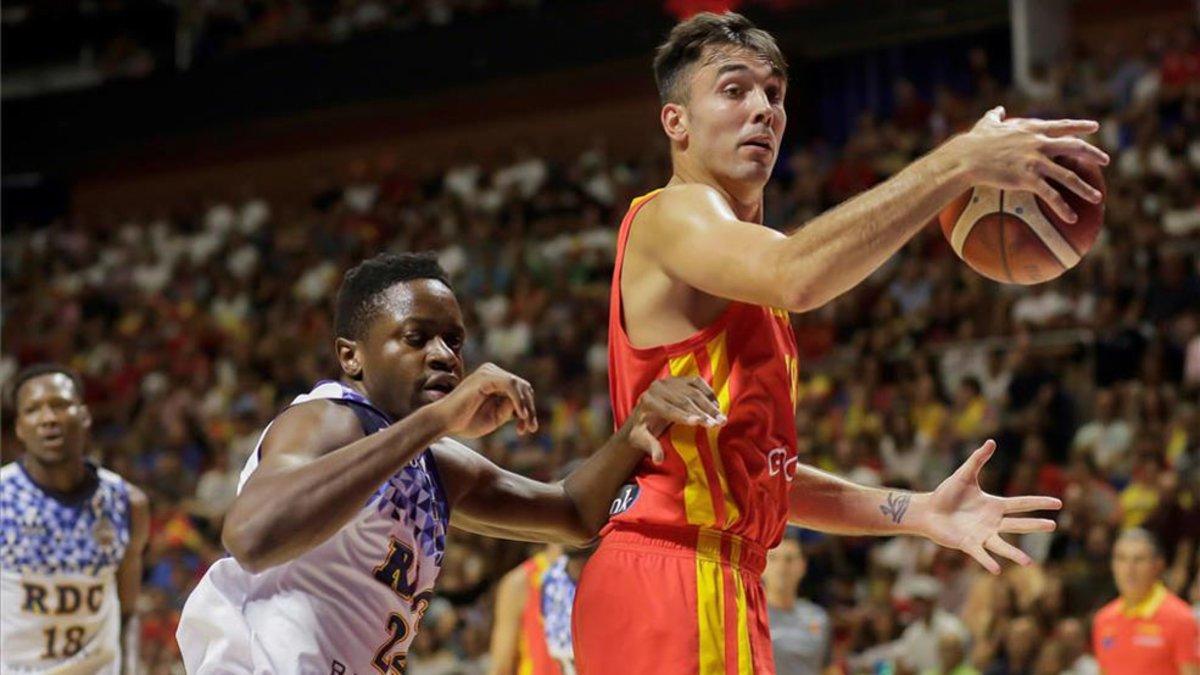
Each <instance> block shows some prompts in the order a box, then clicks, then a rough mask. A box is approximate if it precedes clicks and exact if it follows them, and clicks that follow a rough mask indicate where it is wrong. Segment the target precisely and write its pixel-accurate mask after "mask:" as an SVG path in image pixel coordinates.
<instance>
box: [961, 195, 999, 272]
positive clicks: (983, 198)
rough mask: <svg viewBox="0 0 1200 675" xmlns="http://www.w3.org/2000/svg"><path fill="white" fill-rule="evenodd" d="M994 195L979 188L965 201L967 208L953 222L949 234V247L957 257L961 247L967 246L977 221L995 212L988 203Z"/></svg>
mask: <svg viewBox="0 0 1200 675" xmlns="http://www.w3.org/2000/svg"><path fill="white" fill-rule="evenodd" d="M994 193H995V191H994V190H980V189H979V188H975V189H973V190H972V191H971V197H970V198H969V199H968V200H967V206H966V208H964V209H963V212H962V213H961V214H959V216H958V220H956V221H955V222H954V230H953V231H952V232H951V233H950V246H951V247H952V248H953V249H954V253H955V254H957V255H958V257H960V258H961V257H962V255H963V247H964V246H966V244H967V238H968V237H970V236H971V232H973V231H974V230H975V226H976V225H978V224H979V221H981V220H983V217H984V216H986V215H988V214H989V213H993V212H994V211H995V210H996V209H995V208H994V207H992V205H991V203H990V202H992V201H993V200H991V199H990V197H992V196H993V195H994Z"/></svg>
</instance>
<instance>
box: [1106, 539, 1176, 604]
mask: <svg viewBox="0 0 1200 675" xmlns="http://www.w3.org/2000/svg"><path fill="white" fill-rule="evenodd" d="M1112 568H1113V580H1114V581H1115V582H1116V584H1117V590H1118V591H1120V593H1121V595H1122V596H1124V597H1141V596H1142V595H1144V594H1145V593H1147V592H1148V591H1149V590H1150V589H1151V587H1153V586H1154V583H1155V582H1156V581H1158V577H1159V575H1160V574H1162V571H1163V561H1162V560H1161V559H1160V558H1159V557H1158V556H1156V555H1155V554H1154V549H1153V548H1152V547H1151V546H1150V545H1149V544H1147V543H1146V542H1144V541H1138V540H1136V539H1126V540H1124V541H1120V542H1117V545H1116V546H1114V547H1113V556H1112Z"/></svg>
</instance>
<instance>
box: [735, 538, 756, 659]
mask: <svg viewBox="0 0 1200 675" xmlns="http://www.w3.org/2000/svg"><path fill="white" fill-rule="evenodd" d="M730 553H731V555H730V557H731V558H732V560H731V561H730V562H731V563H732V566H733V569H732V570H730V574H731V575H732V576H733V588H734V596H735V597H736V598H737V648H738V653H737V672H738V675H754V663H753V656H752V655H751V653H750V622H749V618H748V616H747V614H746V587H745V585H744V584H743V583H742V573H741V572H739V571H738V565H739V563H740V562H741V561H740V558H741V554H742V542H741V541H740V540H737V539H734V540H733V542H732V551H731V552H730Z"/></svg>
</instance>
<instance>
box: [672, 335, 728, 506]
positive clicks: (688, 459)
mask: <svg viewBox="0 0 1200 675" xmlns="http://www.w3.org/2000/svg"><path fill="white" fill-rule="evenodd" d="M670 369H671V375H672V376H673V377H695V376H698V375H699V374H700V369H699V368H697V367H696V357H695V356H694V355H692V354H684V355H682V356H676V357H675V358H673V359H671V361H670ZM698 433H699V431H698V430H697V429H696V428H695V427H689V426H684V425H682V424H676V425H673V426H672V427H671V444H672V445H674V446H675V451H676V452H678V453H679V456H680V458H682V459H683V464H684V466H685V467H686V468H687V482H686V483H685V484H684V486H683V505H684V511H685V513H686V514H687V521H688V523H689V524H691V525H699V526H701V527H712V526H713V525H715V524H716V522H717V516H716V512H715V507H714V506H713V497H712V489H711V488H710V487H709V485H708V476H707V474H705V472H704V463H703V462H702V461H701V460H700V448H699V446H698V444H697V443H696V439H697V434H698Z"/></svg>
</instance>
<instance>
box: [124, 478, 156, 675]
mask: <svg viewBox="0 0 1200 675" xmlns="http://www.w3.org/2000/svg"><path fill="white" fill-rule="evenodd" d="M149 541H150V500H148V499H147V498H146V493H144V492H142V491H141V490H140V489H138V488H137V487H135V486H134V485H129V545H128V546H126V547H125V557H124V558H122V559H121V564H120V565H119V566H118V567H117V599H118V601H119V602H120V606H121V637H120V640H121V672H122V673H132V672H134V670H135V669H136V664H137V662H138V639H137V638H138V630H139V627H138V621H137V600H138V596H139V595H141V592H142V554H143V553H145V551H146V544H147V543H148V542H149Z"/></svg>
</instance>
